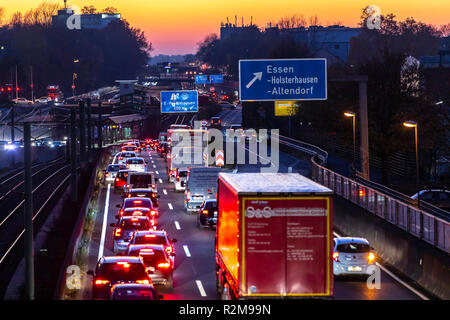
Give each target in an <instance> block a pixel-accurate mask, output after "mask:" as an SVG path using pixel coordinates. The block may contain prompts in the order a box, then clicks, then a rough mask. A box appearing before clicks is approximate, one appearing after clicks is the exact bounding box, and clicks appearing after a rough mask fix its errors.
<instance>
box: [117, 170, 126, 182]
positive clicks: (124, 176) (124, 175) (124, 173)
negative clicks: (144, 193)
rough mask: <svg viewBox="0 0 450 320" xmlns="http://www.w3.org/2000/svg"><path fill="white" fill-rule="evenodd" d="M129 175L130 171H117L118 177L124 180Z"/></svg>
mask: <svg viewBox="0 0 450 320" xmlns="http://www.w3.org/2000/svg"><path fill="white" fill-rule="evenodd" d="M127 177H128V172H123V171H122V172H120V171H119V172H118V173H117V178H119V179H122V180H125V179H126V178H127Z"/></svg>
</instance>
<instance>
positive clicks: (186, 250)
mask: <svg viewBox="0 0 450 320" xmlns="http://www.w3.org/2000/svg"><path fill="white" fill-rule="evenodd" d="M183 249H184V253H186V257H188V258H190V257H191V253H190V252H189V248H188V246H186V245H183Z"/></svg>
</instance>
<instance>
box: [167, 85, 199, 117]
mask: <svg viewBox="0 0 450 320" xmlns="http://www.w3.org/2000/svg"><path fill="white" fill-rule="evenodd" d="M197 111H198V92H197V90H184V91H161V113H172V112H197Z"/></svg>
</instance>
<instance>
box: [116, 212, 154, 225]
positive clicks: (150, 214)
mask: <svg viewBox="0 0 450 320" xmlns="http://www.w3.org/2000/svg"><path fill="white" fill-rule="evenodd" d="M132 216H138V217H140V216H142V217H148V218H149V219H150V227H151V228H153V229H156V224H157V222H158V221H157V218H158V216H157V211H156V210H155V209H149V208H126V209H122V210H120V212H119V214H118V215H116V218H117V219H120V218H121V217H132Z"/></svg>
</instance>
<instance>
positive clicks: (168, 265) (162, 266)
mask: <svg viewBox="0 0 450 320" xmlns="http://www.w3.org/2000/svg"><path fill="white" fill-rule="evenodd" d="M169 267H170V263H168V262H162V263H158V268H161V269H167V268H169Z"/></svg>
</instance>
